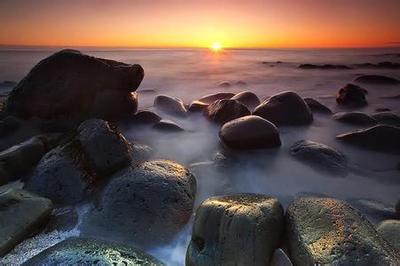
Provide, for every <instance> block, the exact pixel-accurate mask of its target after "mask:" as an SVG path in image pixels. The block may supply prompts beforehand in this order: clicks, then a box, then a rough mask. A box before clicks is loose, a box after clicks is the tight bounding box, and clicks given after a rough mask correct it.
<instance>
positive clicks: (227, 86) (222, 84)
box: [218, 81, 232, 88]
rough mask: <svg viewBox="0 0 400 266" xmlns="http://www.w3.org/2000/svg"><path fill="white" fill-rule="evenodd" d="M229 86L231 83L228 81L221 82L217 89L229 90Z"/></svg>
mask: <svg viewBox="0 0 400 266" xmlns="http://www.w3.org/2000/svg"><path fill="white" fill-rule="evenodd" d="M230 86H232V85H231V83H230V82H229V81H222V82H220V83H219V84H218V87H220V88H229V87H230Z"/></svg>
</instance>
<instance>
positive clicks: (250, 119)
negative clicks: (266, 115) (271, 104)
mask: <svg viewBox="0 0 400 266" xmlns="http://www.w3.org/2000/svg"><path fill="white" fill-rule="evenodd" d="M219 137H220V139H221V141H222V143H223V144H224V145H226V146H227V147H229V148H232V149H265V148H275V147H279V146H280V145H281V140H280V137H279V132H278V129H277V128H276V126H275V125H274V124H272V123H271V122H269V121H268V120H265V119H263V118H261V117H259V116H255V115H249V116H244V117H241V118H237V119H235V120H232V121H230V122H228V123H226V124H224V125H223V126H222V128H221V129H220V131H219Z"/></svg>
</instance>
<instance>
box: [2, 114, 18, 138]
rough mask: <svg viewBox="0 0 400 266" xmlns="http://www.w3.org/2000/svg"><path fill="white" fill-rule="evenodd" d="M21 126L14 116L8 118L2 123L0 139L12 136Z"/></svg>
mask: <svg viewBox="0 0 400 266" xmlns="http://www.w3.org/2000/svg"><path fill="white" fill-rule="evenodd" d="M20 125H21V121H20V120H19V119H18V118H16V117H14V116H11V115H9V116H7V117H5V118H4V119H3V120H1V121H0V137H4V136H7V135H10V133H11V132H13V131H14V130H16V129H17V128H18V127H19V126H20Z"/></svg>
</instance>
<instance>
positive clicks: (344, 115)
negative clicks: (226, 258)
mask: <svg viewBox="0 0 400 266" xmlns="http://www.w3.org/2000/svg"><path fill="white" fill-rule="evenodd" d="M332 118H333V119H335V120H336V121H339V122H342V123H346V124H352V125H367V126H372V125H376V124H377V121H376V119H374V118H373V117H371V116H369V115H367V114H366V113H362V112H340V113H336V114H334V115H333V117H332Z"/></svg>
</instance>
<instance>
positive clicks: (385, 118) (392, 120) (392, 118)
mask: <svg viewBox="0 0 400 266" xmlns="http://www.w3.org/2000/svg"><path fill="white" fill-rule="evenodd" d="M372 117H373V118H374V119H375V120H376V121H378V123H379V124H385V125H389V126H395V127H400V116H398V115H396V114H394V113H391V112H380V113H377V114H373V115H372Z"/></svg>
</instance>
